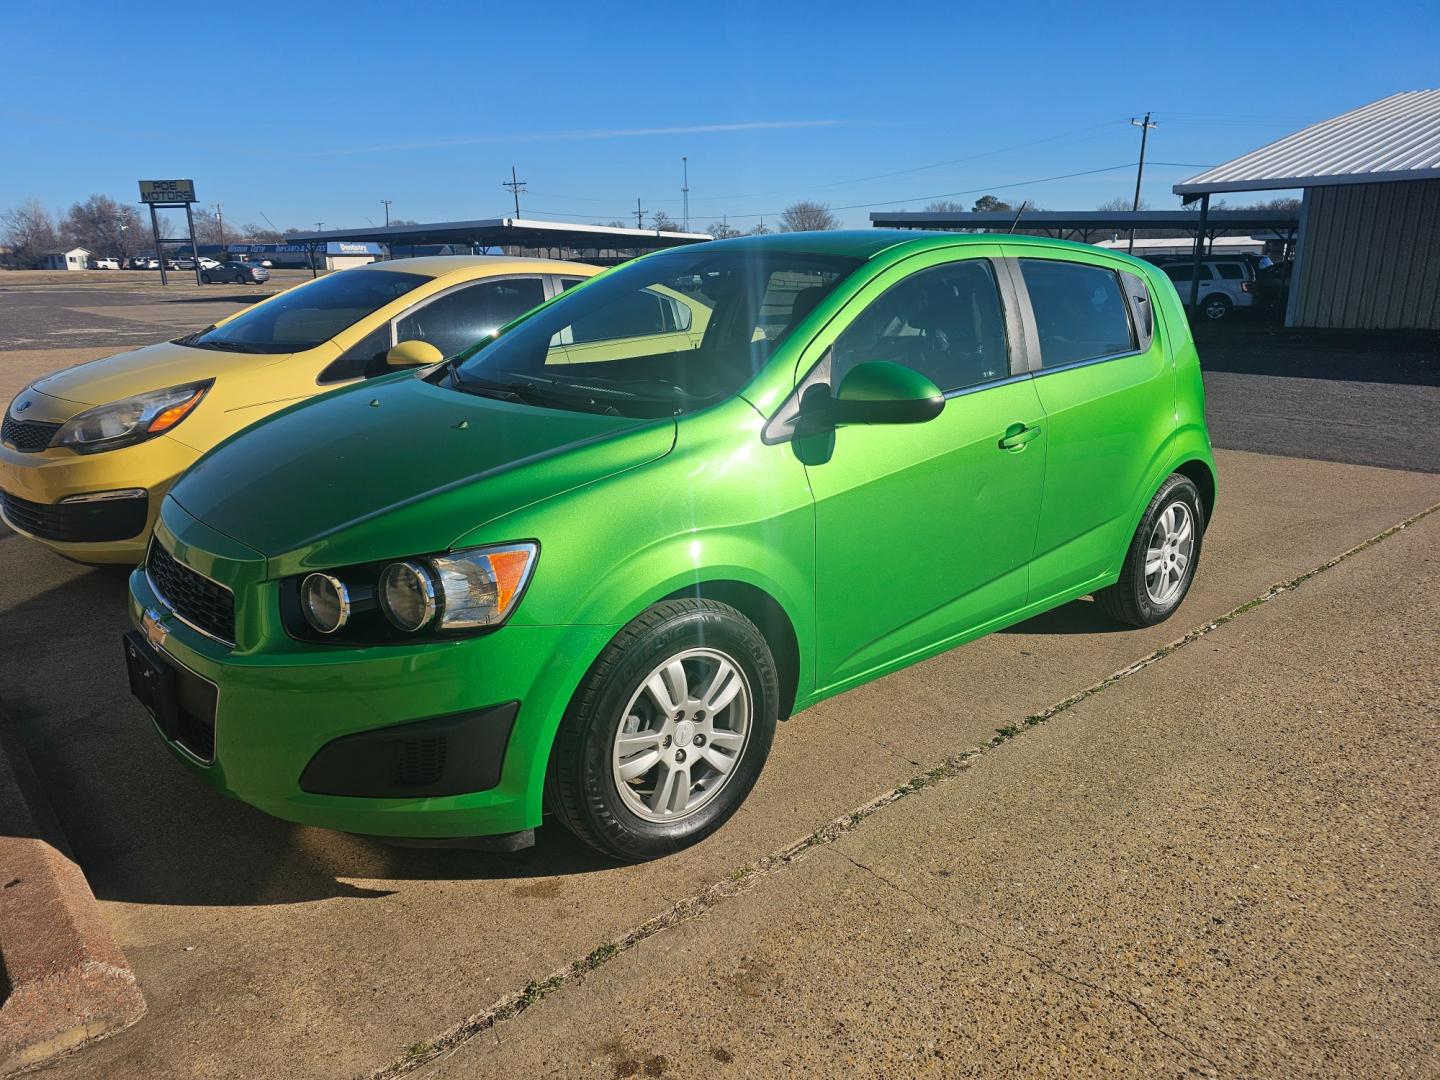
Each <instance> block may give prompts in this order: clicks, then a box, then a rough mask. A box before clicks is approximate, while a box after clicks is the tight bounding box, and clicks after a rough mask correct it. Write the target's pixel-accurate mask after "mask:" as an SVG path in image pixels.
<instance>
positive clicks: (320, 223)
mask: <svg viewBox="0 0 1440 1080" xmlns="http://www.w3.org/2000/svg"><path fill="white" fill-rule="evenodd" d="M315 231H316V232H324V231H325V222H323V221H317V222H315Z"/></svg>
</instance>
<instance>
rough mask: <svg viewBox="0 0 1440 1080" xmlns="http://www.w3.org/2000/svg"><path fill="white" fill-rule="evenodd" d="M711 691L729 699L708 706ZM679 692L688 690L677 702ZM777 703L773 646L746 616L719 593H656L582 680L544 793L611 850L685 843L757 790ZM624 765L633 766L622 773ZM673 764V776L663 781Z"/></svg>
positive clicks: (556, 810) (622, 852)
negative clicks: (677, 675) (678, 674)
mask: <svg viewBox="0 0 1440 1080" xmlns="http://www.w3.org/2000/svg"><path fill="white" fill-rule="evenodd" d="M676 662H678V663H679V666H680V668H681V671H682V673H683V674H684V675H685V676H686V679H685V682H686V689H685V690H684V692H682V693H676V690H677V684H676V682H675V681H674V679H673V675H672V674H671V673H672V671H673V665H674V664H675V663H676ZM722 664H728V665H729V669H728V670H729V675H728V676H726V675H723V672H724V670H725V669H724V668H723V667H722V666H721V665H722ZM722 676H723V677H722ZM734 679H738V680H739V682H738V685H737V686H736V688H735V689H733V691H732V690H731V686H732V681H733V680H734ZM657 682H658V687H657V688H656V690H651V689H649V687H650V686H651V685H652V684H656V683H657ZM717 684H722V685H721V687H720V688H719V689H721V690H722V691H723V692H719V693H716V690H717ZM711 694H714V700H719V699H721V698H723V699H724V700H725V701H726V702H727V703H726V704H724V705H722V706H720V707H719V708H718V709H716V710H714V711H713V715H707V714H706V711H705V709H704V707H703V706H704V705H705V703H706V702H707V701H708V700H710V695H711ZM727 694H728V696H727ZM662 697H663V698H664V699H665V701H666V702H668V707H667V708H665V709H664V710H663V711H662V709H661V707H660V706H661V698H662ZM676 698H684V699H685V700H684V701H683V703H682V704H681V705H680V707H679V708H675V706H676ZM779 702H780V681H779V675H778V673H777V671H776V667H775V660H774V657H773V656H772V655H771V653H770V647H769V646H768V645H767V644H766V642H765V638H764V637H763V636H762V635H761V633H760V631H759V630H758V629H757V628H756V626H755V624H754V623H752V622H751V621H750V620H749V619H747V618H746V617H745V616H744V615H742V614H741V613H740V612H738V611H736V610H735V609H734V608H732V607H730V606H729V605H727V604H721V603H718V602H716V601H713V600H704V599H687V600H666V601H662V602H661V603H658V604H655V605H653V606H651V607H650V608H648V609H646V610H645V611H644V612H642V613H641V614H640V615H639V616H637V617H636V618H635V619H634V620H633V621H632V622H631V623H630V624H629V625H627V626H626V627H625V628H624V629H623V630H621V631H620V633H618V634H617V635H616V636H615V638H614V640H613V641H611V642H610V644H609V645H607V646H606V647H605V650H604V651H603V652H602V653H601V654H600V656H599V658H598V659H597V660H596V661H595V663H594V664H593V665H591V668H590V671H589V672H588V673H587V674H586V676H585V678H584V680H583V681H582V682H581V683H580V686H579V688H578V689H577V690H576V691H575V696H574V697H573V698H572V699H571V701H570V706H569V708H568V709H567V710H566V713H565V717H564V719H563V720H562V721H561V722H560V730H559V731H558V732H557V733H556V736H555V744H554V746H553V748H552V749H551V752H550V766H549V769H548V771H547V774H546V779H545V800H546V803H547V804H548V806H549V808H550V810H551V812H552V813H553V814H554V815H555V817H556V818H557V819H558V820H559V821H560V822H561V823H562V824H563V825H564V826H565V827H566V828H567V829H569V830H570V831H571V832H573V833H574V834H575V835H576V836H577V837H579V838H580V839H581V840H583V841H584V842H585V843H587V844H589V845H590V846H591V847H593V848H595V849H596V850H598V851H601V852H603V853H604V854H606V855H609V856H611V857H613V858H616V859H621V860H625V861H631V862H638V861H641V860H645V859H654V858H658V857H659V856H661V855H668V854H670V853H671V852H674V851H678V850H680V849H681V848H684V847H688V846H689V845H691V844H694V843H697V842H699V841H700V840H703V839H704V838H705V837H707V836H709V835H710V834H711V833H713V832H714V831H715V830H716V829H718V828H720V826H721V825H723V824H724V823H725V822H726V821H727V820H729V818H730V815H732V814H733V813H734V812H735V811H736V810H737V809H739V807H740V804H741V803H742V802H744V801H745V797H746V796H747V795H749V794H750V789H751V788H753V787H754V786H755V781H756V780H757V779H758V778H759V776H760V771H761V769H762V768H764V765H765V759H766V758H767V757H768V756H769V753H770V744H771V742H772V741H773V740H774V737H775V725H776V723H777V721H778V720H779V713H780V706H779ZM672 709H674V711H673V712H672V711H671V710H672ZM742 713H743V714H748V715H744V716H743V717H742ZM679 717H683V720H682V719H679ZM742 720H743V734H737V728H738V727H739V726H740V725H741V723H742ZM622 735H626V736H628V737H627V739H626V744H627V745H626V746H621V744H620V737H621V736H622ZM722 736H723V738H722ZM652 754H653V755H654V757H653V758H652V757H651V756H650V755H652ZM677 759H678V761H677ZM652 761H653V764H652V765H650V767H649V768H648V769H645V771H643V772H636V771H635V770H636V769H637V768H642V769H643V768H645V766H646V765H647V763H650V762H652ZM712 761H714V762H723V763H726V764H727V765H728V767H727V768H725V769H723V770H721V769H717V768H716V766H715V765H714V764H712ZM681 764H683V765H684V767H683V769H680V768H678V766H679V765H681ZM622 769H624V770H628V771H630V772H631V773H632V775H631V776H629V777H628V778H625V779H622V777H621V771H622ZM672 774H676V775H677V778H676V780H675V782H674V784H672V785H669V786H666V787H665V789H664V790H659V789H660V787H661V778H662V777H668V776H670V775H672ZM682 780H683V781H684V784H683V787H684V789H685V790H683V791H682V787H681V783H680V782H681V781H682ZM622 788H623V790H622ZM667 796H668V798H667ZM685 800H689V802H690V803H691V804H693V805H691V806H690V807H688V808H687V807H686V806H685ZM665 802H669V803H670V804H672V806H673V808H672V807H671V806H663V805H660V804H662V803H665Z"/></svg>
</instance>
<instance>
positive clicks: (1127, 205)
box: [1095, 196, 1150, 214]
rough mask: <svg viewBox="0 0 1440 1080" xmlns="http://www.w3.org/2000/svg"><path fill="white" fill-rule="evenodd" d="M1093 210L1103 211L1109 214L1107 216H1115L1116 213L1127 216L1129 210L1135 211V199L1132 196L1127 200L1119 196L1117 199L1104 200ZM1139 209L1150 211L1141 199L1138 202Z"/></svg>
mask: <svg viewBox="0 0 1440 1080" xmlns="http://www.w3.org/2000/svg"><path fill="white" fill-rule="evenodd" d="M1095 209H1096V210H1104V211H1105V212H1106V213H1109V214H1116V213H1127V214H1128V213H1129V212H1130V211H1131V210H1133V209H1135V199H1134V197H1133V196H1132V197H1130V198H1128V199H1127V198H1125V197H1124V196H1121V197H1119V198H1114V199H1106V200H1105V201H1104V202H1102V203H1101V204H1100V205H1099V206H1097V207H1095ZM1140 209H1141V210H1149V209H1150V204H1149V203H1148V202H1146V201H1145V200H1144V199H1141V200H1140Z"/></svg>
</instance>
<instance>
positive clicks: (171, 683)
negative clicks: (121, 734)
mask: <svg viewBox="0 0 1440 1080" xmlns="http://www.w3.org/2000/svg"><path fill="white" fill-rule="evenodd" d="M125 670H126V673H127V674H128V675H129V676H130V693H131V694H133V695H134V696H135V697H136V698H137V699H138V700H139V702H140V704H141V705H144V706H145V708H146V710H147V711H148V712H149V713H150V715H151V716H152V717H154V718H155V723H156V725H157V726H158V727H159V728H160V730H161V732H162V733H163V734H164V735H165V737H166V738H167V739H171V740H173V739H174V738H175V732H176V729H177V727H178V726H179V720H180V701H179V694H178V693H177V682H178V676H177V675H176V673H175V669H174V668H173V667H171V666H170V665H169V664H167V663H166V662H165V660H164V659H163V658H162V657H161V656H160V653H159V651H158V650H157V649H156V648H155V647H154V646H153V645H151V644H150V643H149V642H148V641H146V640H145V639H144V638H143V637H141V636H140V635H139V634H138V633H136V632H135V631H134V630H131V631H130V632H129V633H127V634H126V635H125Z"/></svg>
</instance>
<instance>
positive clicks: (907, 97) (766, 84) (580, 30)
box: [0, 0, 1440, 228]
mask: <svg viewBox="0 0 1440 1080" xmlns="http://www.w3.org/2000/svg"><path fill="white" fill-rule="evenodd" d="M175 10H176V11H178V12H182V13H183V15H182V16H180V17H176V18H172V19H166V18H165V17H163V16H161V15H156V16H154V17H153V18H145V19H142V18H141V17H140V15H139V14H138V12H139V9H136V8H134V7H133V6H131V5H124V4H111V3H106V4H99V3H81V2H72V3H64V4H62V3H31V4H17V5H12V6H7V9H6V13H5V16H4V21H3V25H4V31H5V38H6V39H7V48H6V50H5V68H6V80H5V83H6V85H5V90H4V92H3V95H0V148H3V149H0V209H3V208H4V207H7V206H11V205H13V204H15V203H17V202H18V201H20V200H21V199H24V198H26V197H29V196H36V197H39V198H41V199H42V200H43V201H44V202H46V203H47V204H48V205H49V206H50V207H51V208H52V209H56V210H59V209H63V208H64V207H65V206H67V205H68V204H69V203H70V202H72V201H74V200H76V199H81V198H84V197H85V196H87V195H89V194H91V193H92V192H103V193H106V194H109V195H112V196H114V197H116V198H120V199H123V200H125V201H135V200H136V199H137V197H138V196H137V194H136V183H135V182H136V180H137V179H139V178H141V177H155V178H169V177H181V176H185V177H193V178H194V179H195V181H196V185H197V190H198V194H199V195H200V197H201V199H202V200H204V201H205V202H207V203H213V202H217V201H218V202H220V203H222V204H223V205H224V208H225V217H226V218H227V219H229V220H233V221H238V222H245V221H253V222H255V223H257V224H262V225H263V224H264V221H265V218H266V217H268V218H269V219H270V220H271V221H273V222H274V223H275V224H276V225H278V226H279V227H281V228H285V227H287V226H292V225H294V226H301V227H305V228H310V227H313V226H314V224H315V223H316V222H317V221H323V222H325V223H326V228H332V227H337V226H363V225H366V224H367V220H368V221H372V222H377V223H378V222H380V221H381V220H382V219H383V216H384V209H383V208H382V206H381V203H380V200H381V199H384V198H389V199H392V200H393V205H392V208H391V213H392V214H393V215H394V216H396V217H404V218H414V219H418V220H421V221H427V220H428V221H433V220H444V219H451V218H472V217H491V216H497V215H499V214H502V213H509V212H511V210H512V209H513V207H512V206H511V204H510V196H509V194H508V192H507V191H505V190H504V189H503V188H501V187H500V182H501V180H502V179H506V178H507V177H508V175H509V171H510V166H511V165H512V164H514V165H515V166H516V167H517V168H518V169H519V173H520V176H521V178H522V179H524V180H527V181H528V182H529V191H528V192H527V193H526V194H525V195H523V196H522V203H521V205H522V209H523V210H524V211H525V212H526V213H527V214H532V215H534V216H547V217H551V218H558V219H567V220H577V221H608V220H611V219H616V218H621V217H623V216H624V215H625V214H626V213H627V211H633V210H634V208H635V199H636V197H637V196H638V197H639V198H640V199H641V200H642V204H643V206H644V207H645V208H646V209H647V210H654V209H657V208H661V209H664V210H665V211H666V212H667V213H669V214H670V215H671V216H672V217H674V218H675V219H677V220H678V219H679V218H680V214H681V206H680V191H679V188H680V158H681V156H682V155H688V157H689V162H690V187H691V196H690V197H691V224H692V225H693V226H695V227H697V228H703V227H704V226H705V225H706V224H708V223H709V222H711V221H715V220H718V219H720V218H721V216H722V215H728V217H729V220H730V221H731V223H732V224H735V225H738V226H739V227H741V228H748V227H749V226H750V225H752V224H753V223H754V222H755V221H756V220H757V219H758V216H759V215H761V214H763V215H765V217H766V220H767V221H771V220H773V219H774V217H775V216H776V214H778V212H779V211H780V210H781V209H782V208H783V207H784V206H786V205H787V204H788V203H790V202H792V201H794V200H796V199H800V198H813V199H817V200H820V201H824V202H827V203H830V204H831V205H832V206H834V207H835V208H837V213H838V214H839V216H840V217H841V218H842V220H843V221H844V222H845V223H846V224H850V225H865V224H867V223H868V218H867V216H866V215H867V214H868V213H869V211H870V210H871V209H903V208H909V209H917V210H918V209H921V208H923V206H924V204H925V203H926V202H927V201H929V200H930V198H932V197H934V196H939V195H949V194H950V193H958V194H954V195H953V197H954V198H955V199H956V200H957V201H963V202H965V203H966V204H967V205H968V204H969V203H970V202H971V201H973V200H974V198H975V197H976V195H977V194H978V193H980V192H982V191H994V192H995V193H996V194H999V195H1001V196H1002V197H1004V198H1006V199H1007V200H1008V201H1011V202H1016V203H1018V202H1019V201H1020V200H1021V199H1025V198H1028V199H1030V200H1032V202H1035V203H1038V204H1039V205H1041V206H1044V207H1047V208H1051V209H1089V208H1093V207H1094V206H1095V204H1097V203H1098V202H1100V201H1102V200H1104V199H1107V198H1112V197H1116V196H1124V197H1129V196H1130V194H1131V193H1132V192H1133V186H1134V170H1133V163H1134V161H1135V158H1136V153H1137V145H1138V136H1139V132H1138V131H1137V130H1136V129H1135V128H1132V127H1131V126H1130V125H1129V123H1128V118H1129V117H1131V116H1134V115H1138V114H1140V113H1143V112H1144V111H1146V110H1147V109H1149V110H1152V111H1153V112H1154V113H1155V117H1156V119H1157V121H1158V122H1159V125H1160V126H1159V127H1158V128H1157V129H1155V130H1154V131H1153V132H1152V133H1151V140H1150V152H1149V158H1150V161H1151V162H1154V163H1155V164H1151V165H1148V166H1147V169H1146V178H1145V198H1146V199H1147V200H1148V201H1149V202H1150V203H1151V205H1152V206H1156V207H1163V206H1171V205H1178V204H1177V202H1176V200H1175V197H1174V196H1172V195H1170V193H1169V186H1170V184H1172V183H1175V182H1176V181H1178V180H1181V179H1184V178H1185V177H1186V176H1188V175H1191V174H1193V173H1194V172H1198V171H1199V167H1202V166H1205V165H1209V164H1213V163H1217V162H1220V161H1223V160H1226V159H1228V158H1231V157H1234V156H1236V155H1238V154H1241V153H1244V152H1245V151H1247V150H1251V149H1253V148H1255V147H1256V146H1259V145H1261V144H1263V143H1265V142H1267V141H1269V140H1271V139H1274V138H1277V137H1279V136H1281V135H1283V134H1285V133H1287V132H1289V131H1292V130H1294V129H1296V128H1298V127H1302V126H1304V125H1305V124H1306V123H1308V122H1313V121H1315V120H1318V119H1323V118H1325V117H1328V116H1332V115H1334V114H1336V113H1339V112H1343V111H1345V110H1346V109H1350V108H1353V107H1355V106H1357V105H1361V104H1364V103H1366V102H1368V101H1371V100H1374V99H1376V98H1379V97H1384V96H1385V95H1387V94H1391V93H1394V92H1396V91H1398V90H1409V89H1419V88H1423V87H1433V86H1437V85H1440V60H1437V57H1440V4H1437V3H1434V2H1433V0H1430V2H1428V3H1413V4H1387V3H1368V4H1366V5H1363V6H1357V5H1354V4H1353V3H1351V4H1329V3H1316V4H1303V5H1302V4H1292V3H1281V2H1275V0H1254V2H1252V3H1247V4H1226V3H1210V4H1206V5H1203V6H1202V7H1199V8H1197V7H1195V6H1194V5H1177V4H1170V3H1150V4H1138V5H1130V6H1125V5H1115V4H1096V3H1094V2H1093V0H1092V2H1090V3H1083V4H1034V3H1029V4H1027V3H1020V2H1015V3H1009V4H986V5H969V4H958V3H946V4H942V3H936V4H906V3H902V2H894V3H889V4H885V5H875V4H871V3H864V4H851V3H834V4H828V5H827V4H793V3H791V4H782V3H773V2H772V3H769V4H747V3H728V4H633V5H621V4H593V3H591V4H570V3H566V2H563V0H562V2H555V3H548V4H545V5H522V4H511V5H499V4H485V5H480V4H410V5H401V4H396V3H393V2H390V3H369V2H350V3H344V4H338V3H336V4H329V3H319V2H315V3H307V2H301V3H290V4H273V3H271V4H249V5H244V4H213V5H206V4H195V5H181V6H180V7H178V8H176V9H175ZM162 55H163V56H165V57H166V59H165V61H164V63H165V65H166V69H167V70H166V74H165V75H164V76H163V77H160V78H157V77H156V76H155V74H154V67H153V65H154V63H155V62H156V61H155V58H156V57H157V56H162ZM191 57H193V65H192V64H191V63H189V62H187V61H188V60H189V58H191ZM1160 163H1176V164H1160ZM1115 166H1123V167H1121V168H1114V169H1113V170H1112V171H1107V172H1091V173H1090V174H1089V175H1083V176H1071V177H1070V178H1068V179H1056V180H1048V181H1046V182H1033V181H1037V180H1040V179H1041V178H1047V177H1057V176H1061V175H1064V174H1074V173H1087V172H1089V171H1090V170H1101V169H1111V167H1115ZM628 220H631V221H633V218H630V219H628Z"/></svg>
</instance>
